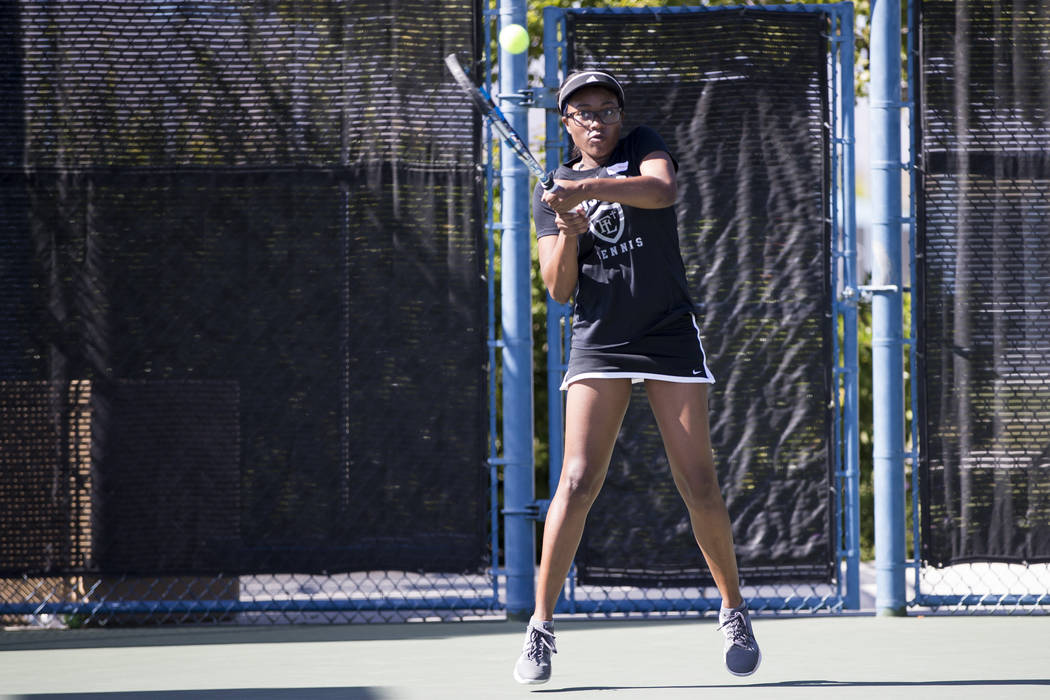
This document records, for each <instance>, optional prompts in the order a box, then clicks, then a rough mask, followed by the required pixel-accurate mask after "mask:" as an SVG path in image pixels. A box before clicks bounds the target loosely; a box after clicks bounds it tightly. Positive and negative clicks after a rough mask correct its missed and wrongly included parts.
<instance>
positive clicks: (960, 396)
mask: <svg viewBox="0 0 1050 700" xmlns="http://www.w3.org/2000/svg"><path fill="white" fill-rule="evenodd" d="M921 11H922V16H921V27H922V32H921V73H920V75H919V77H920V79H921V85H922V90H921V93H920V94H921V108H920V112H919V114H920V116H921V131H920V134H919V136H920V139H921V140H920V148H919V152H920V153H921V159H922V160H921V166H922V168H921V173H922V178H921V184H920V187H919V192H918V195H919V198H918V203H919V221H918V233H919V235H920V241H921V242H920V246H921V247H920V250H921V251H923V253H924V254H923V256H922V257H921V258H920V262H921V268H920V269H921V289H920V294H919V295H918V301H917V303H916V311H917V312H918V313H919V314H920V317H919V318H920V319H921V321H922V323H921V324H920V325H919V338H920V340H921V345H920V348H921V350H922V355H921V357H920V361H921V365H920V375H919V376H920V377H922V378H923V379H924V390H923V397H922V399H923V401H922V410H923V414H924V415H923V418H924V420H923V422H922V426H923V429H924V435H923V449H922V474H921V475H922V481H921V484H922V490H921V494H922V521H921V522H922V534H923V537H922V556H923V558H924V559H925V560H926V561H927V562H928V563H930V564H932V565H934V566H942V565H947V564H953V563H958V562H966V561H1008V562H1038V561H1043V562H1045V561H1050V305H1048V302H1047V299H1048V298H1050V3H1048V2H1045V1H1043V2H1027V3H1002V2H990V1H988V0H983V1H979V2H978V1H974V2H967V3H956V2H943V1H942V2H933V1H930V0H926V1H925V2H923V3H922V4H921Z"/></svg>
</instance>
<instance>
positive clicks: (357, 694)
mask: <svg viewBox="0 0 1050 700" xmlns="http://www.w3.org/2000/svg"><path fill="white" fill-rule="evenodd" d="M390 697H392V696H391V695H390V694H389V693H387V692H386V691H384V690H383V689H382V688H369V687H350V688H236V689H222V690H219V689H215V690H201V689H198V690H145V691H121V692H113V693H39V694H37V693H33V694H31V695H0V698H4V699H5V700H189V699H190V698H194V699H195V700H196V699H206V700H212V699H214V700H249V698H250V699H251V700H292V698H295V699H296V700H299V699H300V698H301V699H302V700H335V699H336V698H339V700H387V699H388V698H390Z"/></svg>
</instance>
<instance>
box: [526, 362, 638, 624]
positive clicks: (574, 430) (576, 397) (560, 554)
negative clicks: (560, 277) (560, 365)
mask: <svg viewBox="0 0 1050 700" xmlns="http://www.w3.org/2000/svg"><path fill="white" fill-rule="evenodd" d="M630 400H631V381H630V380H629V379H584V380H581V381H578V382H574V383H573V384H570V385H569V389H568V393H567V395H566V399H565V457H564V459H563V461H562V469H561V478H560V480H559V481H558V488H557V490H556V491H555V493H554V497H553V498H552V499H551V504H550V507H549V509H548V510H547V518H546V520H545V521H544V524H543V549H542V554H541V556H540V567H539V573H538V578H537V586H536V611H535V616H536V617H538V618H540V619H543V620H550V619H551V618H552V616H553V614H554V605H555V603H556V602H557V600H558V594H559V593H560V591H561V587H562V584H564V583H565V577H566V575H567V574H568V573H569V567H570V566H572V560H573V558H574V557H575V556H576V549H577V548H578V547H579V545H580V539H581V538H582V537H583V526H584V523H585V522H586V520H587V513H588V512H590V509H591V506H592V505H593V504H594V500H595V498H597V496H598V492H599V491H600V490H601V487H602V484H603V483H604V482H605V475H606V473H607V472H608V470H609V460H610V459H612V452H613V447H615V445H616V437H617V435H618V434H619V432H620V425H621V424H622V423H623V417H624V415H625V414H626V412H627V405H628V403H629V402H630Z"/></svg>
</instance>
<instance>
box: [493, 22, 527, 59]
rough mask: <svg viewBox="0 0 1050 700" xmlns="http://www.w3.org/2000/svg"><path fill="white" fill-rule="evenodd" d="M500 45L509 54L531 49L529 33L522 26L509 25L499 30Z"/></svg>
mask: <svg viewBox="0 0 1050 700" xmlns="http://www.w3.org/2000/svg"><path fill="white" fill-rule="evenodd" d="M499 45H500V46H502V47H503V48H504V49H505V50H506V51H508V52H509V53H521V52H522V51H524V50H525V49H527V48H529V33H528V32H527V31H526V30H525V27H523V26H521V25H520V24H508V25H507V26H506V27H504V28H503V29H501V30H499Z"/></svg>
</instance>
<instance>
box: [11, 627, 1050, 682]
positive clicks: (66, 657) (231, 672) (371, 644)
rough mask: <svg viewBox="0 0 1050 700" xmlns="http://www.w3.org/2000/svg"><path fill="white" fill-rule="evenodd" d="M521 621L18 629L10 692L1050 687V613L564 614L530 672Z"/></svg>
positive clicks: (14, 637) (13, 643) (13, 640)
mask: <svg viewBox="0 0 1050 700" xmlns="http://www.w3.org/2000/svg"><path fill="white" fill-rule="evenodd" d="M523 629H524V626H523V625H521V624H518V623H510V622H465V623H433V624H429V623H428V624H397V625H328V626H289V625H284V626H268V627H262V626H243V627H203V628H201V627H198V628H190V627H173V628H134V629H86V630H58V629H54V630H50V629H45V630H9V631H4V632H2V633H0V697H3V698H51V699H55V698H65V699H69V700H74V699H75V700H93V699H96V698H112V699H114V700H130V699H132V698H148V699H150V700H183V699H184V698H186V699H188V698H220V699H223V700H232V699H234V698H236V699H241V698H253V699H255V698H258V699H260V700H270V699H280V700H285V699H287V700H292V699H293V698H296V699H298V698H303V699H305V700H311V699H317V698H324V699H328V698H375V699H384V698H522V697H526V696H532V697H533V698H535V699H536V700H538V699H539V698H565V699H566V700H569V699H571V700H583V699H585V698H599V697H601V698H606V697H623V698H687V697H693V698H854V697H863V698H896V697H901V698H985V697H1004V698H1048V697H1050V617H1047V616H1045V615H1040V616H1032V617H1018V616H981V617H939V616H927V617H916V616H912V617H907V618H887V617H874V616H871V615H841V616H830V615H819V616H812V617H756V618H755V633H756V635H757V636H758V639H759V642H760V643H761V645H762V651H763V657H764V658H763V662H762V666H761V668H760V669H759V671H758V673H756V674H755V675H754V676H751V677H749V678H736V677H734V676H731V675H730V674H729V673H728V672H727V671H726V670H725V669H724V667H723V666H722V659H721V648H722V647H721V645H722V639H721V634H720V633H719V632H718V631H716V623H715V621H714V620H713V619H709V618H705V619H693V620H662V621H661V620H638V621H634V620H630V621H628V620H620V621H615V620H594V621H564V622H559V623H558V624H557V634H558V638H557V645H558V652H559V653H558V654H557V655H556V656H555V657H554V677H553V679H552V680H551V682H550V683H548V684H546V685H541V686H519V685H518V684H516V683H515V682H514V681H513V679H512V678H511V668H512V666H513V663H514V660H515V659H516V657H517V655H518V653H519V651H520V648H521V643H522V640H523Z"/></svg>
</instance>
